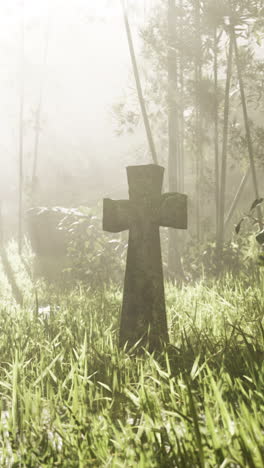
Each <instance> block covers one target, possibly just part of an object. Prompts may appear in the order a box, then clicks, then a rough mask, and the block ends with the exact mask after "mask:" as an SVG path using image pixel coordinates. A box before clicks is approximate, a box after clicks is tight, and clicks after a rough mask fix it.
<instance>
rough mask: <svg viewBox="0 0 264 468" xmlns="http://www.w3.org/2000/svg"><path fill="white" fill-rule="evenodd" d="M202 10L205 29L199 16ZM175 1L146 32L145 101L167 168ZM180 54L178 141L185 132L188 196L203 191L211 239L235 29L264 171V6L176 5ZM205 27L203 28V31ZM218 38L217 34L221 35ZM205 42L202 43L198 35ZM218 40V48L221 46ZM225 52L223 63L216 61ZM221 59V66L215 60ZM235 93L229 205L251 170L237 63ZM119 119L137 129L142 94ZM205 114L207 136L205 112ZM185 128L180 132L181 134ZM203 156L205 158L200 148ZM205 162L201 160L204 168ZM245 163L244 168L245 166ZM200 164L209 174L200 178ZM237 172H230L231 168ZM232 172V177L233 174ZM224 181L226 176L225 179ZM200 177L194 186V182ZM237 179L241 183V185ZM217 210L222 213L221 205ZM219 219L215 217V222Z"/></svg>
mask: <svg viewBox="0 0 264 468" xmlns="http://www.w3.org/2000/svg"><path fill="white" fill-rule="evenodd" d="M198 4H200V8H199V18H198V23H199V25H198V26H197V24H196V19H195V14H196V13H195V11H196V8H197V5H198ZM167 10H168V1H167V0H161V1H159V2H157V3H155V5H154V6H153V10H152V12H151V13H150V15H149V17H148V21H147V23H146V25H145V26H144V27H143V28H142V29H141V31H140V35H141V39H142V55H143V60H142V61H141V77H142V82H143V87H144V97H145V100H146V102H147V106H148V114H149V117H150V121H151V128H152V130H153V133H154V134H155V141H156V142H157V146H158V152H159V161H160V162H161V163H162V164H167V161H166V153H167V148H168V141H167V134H168V125H167V118H168V107H169V102H168V47H169V45H168V19H167ZM176 16H177V21H176V24H175V54H176V58H177V75H178V84H177V89H175V90H174V95H175V102H177V108H178V113H179V124H178V126H179V130H178V135H177V136H178V139H180V137H181V136H182V135H181V132H183V133H184V140H185V141H184V149H185V153H184V154H185V167H186V175H187V174H188V176H186V184H185V187H186V188H185V190H187V191H188V195H189V197H190V199H191V200H196V198H197V196H199V194H197V187H198V188H199V190H200V191H201V205H202V207H203V206H206V209H201V213H200V224H201V229H202V232H204V234H205V235H207V234H209V236H208V238H210V237H211V234H212V229H214V226H213V223H212V221H210V226H209V228H210V229H209V230H208V229H204V228H203V224H204V223H203V221H204V220H203V218H206V216H207V214H208V213H210V220H212V216H213V215H212V198H213V197H212V194H213V192H214V184H215V180H216V177H217V174H216V173H214V171H215V155H214V151H215V125H216V122H215V116H216V108H215V106H216V100H217V107H218V109H217V114H218V131H219V138H218V146H219V148H218V152H219V160H218V164H219V169H220V166H221V160H220V155H221V153H222V148H221V146H222V142H223V123H224V122H223V121H224V119H223V115H224V96H225V78H226V69H227V50H228V44H229V32H230V24H231V23H232V24H233V25H234V26H235V32H236V38H237V41H238V46H239V57H240V62H241V63H240V65H241V70H242V75H243V81H244V87H245V91H246V101H247V106H248V113H249V116H250V118H251V121H250V128H251V133H252V137H253V140H254V157H255V158H256V161H257V163H258V164H259V165H262V166H263V157H262V148H263V144H262V143H263V128H262V127H261V126H260V111H261V109H262V105H263V90H264V88H263V79H262V77H263V67H264V65H263V60H262V59H261V58H260V54H257V50H258V47H259V46H260V45H261V44H263V33H264V10H263V2H262V1H259V0H256V1H247V0H240V1H236V2H235V1H232V2H230V1H227V0H206V1H204V2H196V1H195V2H194V1H193V0H186V1H185V0H183V1H177V2H176ZM197 28H198V30H197ZM215 35H216V36H215ZM198 36H199V37H198ZM215 39H216V44H215ZM216 53H217V57H216ZM216 59H217V65H216V63H215V60H216ZM233 62H234V63H233V77H232V80H231V89H230V106H229V107H230V115H229V122H230V125H229V138H228V163H227V170H228V171H229V174H230V186H229V185H228V186H227V190H226V198H227V200H226V203H225V206H226V207H227V206H228V205H229V204H230V203H231V201H232V197H233V196H234V194H235V193H234V183H235V184H238V179H239V178H240V177H241V176H242V175H243V174H244V169H245V167H246V166H247V165H248V142H247V139H246V137H245V129H244V124H243V115H242V108H241V96H240V90H239V85H238V77H237V71H236V64H235V60H233ZM197 64H199V67H201V76H200V78H199V79H197V77H196V74H195V70H196V67H197ZM215 66H217V75H218V82H217V95H216V88H215V81H214V78H215ZM115 110H116V120H117V123H118V130H119V132H120V133H122V132H126V131H127V130H129V132H131V131H132V129H133V128H135V126H137V125H138V123H139V122H140V113H139V109H138V105H137V100H135V98H134V95H132V94H131V93H130V94H129V95H128V94H127V96H126V98H125V99H123V101H122V102H121V103H119V104H117V105H116V106H115ZM198 110H199V125H198V126H199V132H198V127H197V111H198ZM176 131H177V129H175V132H176ZM199 145H200V146H201V147H202V148H201V149H202V151H201V154H200V155H199V148H198V146H199ZM199 161H200V162H199ZM238 162H239V164H238ZM197 164H201V170H200V171H198V172H199V173H198V172H197ZM229 169H230V170H229ZM231 169H232V172H231ZM218 176H220V175H218ZM195 178H197V180H196V182H195V183H194V179H195ZM234 181H235V182H234ZM214 211H215V207H214ZM214 218H215V216H214Z"/></svg>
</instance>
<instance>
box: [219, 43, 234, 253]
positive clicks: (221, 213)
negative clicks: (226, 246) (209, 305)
mask: <svg viewBox="0 0 264 468" xmlns="http://www.w3.org/2000/svg"><path fill="white" fill-rule="evenodd" d="M232 58H233V40H232V37H230V41H229V52H228V61H227V72H226V86H225V105H224V128H223V147H222V164H221V183H220V200H219V231H218V238H217V254H218V260H220V258H221V255H222V251H223V242H224V216H225V198H226V178H227V174H226V172H227V146H228V125H229V108H230V86H231V79H232Z"/></svg>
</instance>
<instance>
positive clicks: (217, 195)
mask: <svg viewBox="0 0 264 468" xmlns="http://www.w3.org/2000/svg"><path fill="white" fill-rule="evenodd" d="M214 94H215V106H214V147H215V208H216V220H215V225H216V238H217V237H218V233H219V198H220V193H219V192H220V188H219V186H220V184H219V118H218V108H219V102H218V40H217V26H215V29H214Z"/></svg>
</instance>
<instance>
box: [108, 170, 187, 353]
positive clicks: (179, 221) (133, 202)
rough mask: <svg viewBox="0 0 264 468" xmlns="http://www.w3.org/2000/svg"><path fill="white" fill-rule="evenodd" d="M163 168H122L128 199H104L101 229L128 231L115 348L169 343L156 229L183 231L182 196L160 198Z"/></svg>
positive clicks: (175, 194)
mask: <svg viewBox="0 0 264 468" xmlns="http://www.w3.org/2000/svg"><path fill="white" fill-rule="evenodd" d="M163 174H164V168H163V167H161V166H157V165H154V164H149V165H144V166H130V167H128V168H127V176H128V185H129V200H117V201H113V200H109V199H105V200H104V215H103V229H104V230H107V231H110V232H119V231H123V230H126V229H129V243H128V252H127V266H126V274H125V285H124V296H123V306H122V314H121V324H120V338H119V343H120V346H123V345H125V343H128V346H129V347H131V346H133V345H134V344H135V343H136V342H137V341H139V340H142V344H143V345H145V344H146V343H147V342H148V343H149V346H150V349H158V348H159V347H160V345H161V343H162V342H168V339H169V338H168V327H167V319H166V308H165V297H164V282H163V271H162V258H161V247H160V234H159V226H167V227H174V228H178V229H186V227H187V197H186V195H182V194H177V193H168V194H165V195H162V194H161V190H162V182H163Z"/></svg>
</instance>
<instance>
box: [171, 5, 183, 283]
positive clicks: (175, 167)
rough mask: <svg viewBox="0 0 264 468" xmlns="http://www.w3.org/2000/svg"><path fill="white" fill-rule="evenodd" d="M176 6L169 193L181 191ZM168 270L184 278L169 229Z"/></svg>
mask: <svg viewBox="0 0 264 468" xmlns="http://www.w3.org/2000/svg"><path fill="white" fill-rule="evenodd" d="M176 26H177V15H176V4H175V0H168V180H169V191H170V192H175V191H176V192H177V191H179V190H180V188H181V187H180V145H179V115H178V106H177V102H176V97H177V94H178V93H177V92H178V72H177V52H176V46H177V41H176ZM168 234H169V239H168V240H169V244H168V270H169V276H170V278H171V279H178V280H182V279H183V278H184V273H183V268H182V264H181V258H180V254H179V250H178V244H179V235H178V233H177V232H176V231H175V230H174V229H169V232H168Z"/></svg>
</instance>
